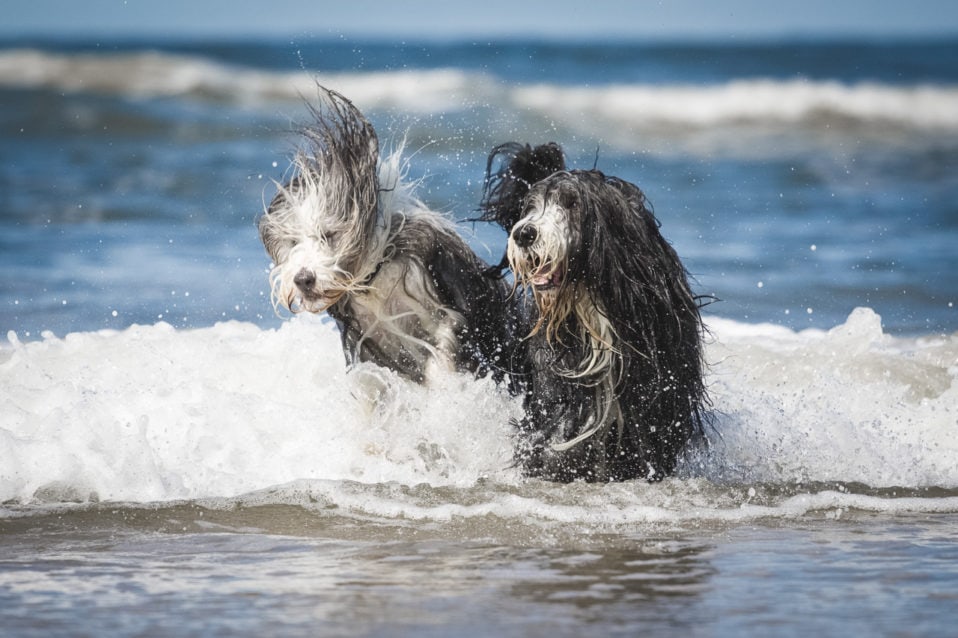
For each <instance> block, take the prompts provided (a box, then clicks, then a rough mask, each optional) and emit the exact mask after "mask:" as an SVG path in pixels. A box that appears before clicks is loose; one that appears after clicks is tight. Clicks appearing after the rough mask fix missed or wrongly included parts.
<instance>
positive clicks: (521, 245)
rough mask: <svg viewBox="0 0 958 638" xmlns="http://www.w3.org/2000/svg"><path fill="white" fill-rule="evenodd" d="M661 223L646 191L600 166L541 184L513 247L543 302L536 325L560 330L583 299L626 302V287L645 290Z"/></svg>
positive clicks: (513, 235)
mask: <svg viewBox="0 0 958 638" xmlns="http://www.w3.org/2000/svg"><path fill="white" fill-rule="evenodd" d="M656 227H657V222H656V220H655V218H654V217H653V216H652V214H651V213H650V212H649V211H648V209H647V207H646V201H645V196H644V194H643V193H642V191H641V190H639V189H638V188H637V187H636V186H634V185H633V184H630V183H628V182H625V181H623V180H620V179H617V178H614V177H607V176H606V175H604V174H603V173H601V172H600V171H597V170H589V171H579V170H574V171H560V172H557V173H554V174H552V175H550V176H549V177H547V178H545V179H543V180H541V181H539V182H537V183H535V184H533V185H532V187H531V188H530V189H529V192H528V194H527V195H526V196H525V198H524V199H523V208H522V213H521V216H520V217H519V219H518V221H517V222H516V223H515V225H514V226H513V227H512V229H511V230H510V232H509V240H508V246H507V250H506V252H507V255H508V258H509V265H510V267H511V268H512V271H513V273H515V276H516V282H517V283H518V284H521V285H523V286H525V287H526V288H528V289H531V290H532V292H533V295H534V297H535V300H536V304H537V305H538V307H539V315H540V317H539V324H538V325H537V326H536V330H538V328H539V327H541V326H543V325H544V326H546V336H547V337H552V336H555V334H556V331H557V330H558V329H559V325H560V324H561V322H562V321H564V320H565V318H566V317H567V316H568V315H569V314H570V313H571V312H575V311H577V310H578V311H580V314H581V311H582V310H583V309H582V308H580V307H578V306H580V305H581V304H583V303H585V304H591V305H593V306H594V305H595V303H596V302H597V300H599V299H601V300H602V304H601V305H602V306H604V307H605V310H608V309H610V308H611V306H616V307H619V306H621V307H624V306H622V301H621V300H620V299H619V298H620V297H622V296H623V295H624V293H623V292H622V291H624V290H626V289H629V288H632V287H635V286H636V285H638V286H639V288H642V287H643V286H642V285H641V284H639V283H638V282H640V281H644V280H646V279H648V277H647V275H646V271H647V270H649V269H650V268H651V269H655V267H654V266H651V265H650V264H651V263H652V262H654V261H655V260H656V259H657V257H656V256H657V255H658V254H659V253H660V252H661V250H660V249H658V248H657V247H656V246H655V245H654V243H655V241H656V238H658V237H659V235H658V231H657V230H656ZM650 281H651V280H650ZM626 296H628V295H626ZM633 296H634V295H633ZM590 300H591V301H590ZM603 312H604V310H603Z"/></svg>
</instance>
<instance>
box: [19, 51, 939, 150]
mask: <svg viewBox="0 0 958 638" xmlns="http://www.w3.org/2000/svg"><path fill="white" fill-rule="evenodd" d="M317 80H318V81H320V82H321V83H323V84H324V85H327V86H329V87H330V88H334V89H336V90H338V91H340V92H342V93H344V94H345V95H347V96H349V97H350V99H352V100H354V101H355V102H356V103H357V104H358V105H359V106H360V107H361V108H363V109H370V108H385V107H396V108H400V109H402V110H404V111H408V112H413V113H421V114H440V113H444V112H449V111H456V110H462V109H468V108H472V107H474V106H478V105H486V106H492V107H496V106H499V107H501V108H506V109H510V110H511V109H518V110H520V111H523V112H526V113H531V114H534V115H538V116H540V117H544V118H549V119H551V120H554V121H556V122H557V123H559V124H562V125H564V126H569V127H572V128H582V127H589V126H592V127H595V126H597V125H600V126H608V125H612V126H615V127H622V126H625V127H655V126H662V125H673V126H677V127H685V126H695V127H715V126H722V125H727V124H730V123H780V124H793V123H796V122H802V121H814V120H816V119H820V118H823V117H824V118H831V119H841V120H846V121H853V122H862V123H877V124H891V125H895V126H900V127H905V128H914V129H919V130H942V129H944V130H955V129H958V86H941V85H930V84H928V85H911V86H897V85H889V84H880V83H873V82H862V83H856V84H844V83H840V82H835V81H810V80H803V79H794V80H770V79H748V80H744V79H743V80H735V81H730V82H727V83H724V84H715V85H643V84H627V85H607V86H601V85H599V86H563V85H555V84H535V85H525V86H522V85H519V86H515V85H512V84H508V83H506V82H503V81H500V80H498V79H496V78H495V77H493V76H490V75H487V74H483V73H476V72H467V71H462V70H458V69H452V68H439V69H419V70H398V71H380V72H364V73H326V72H316V73H308V72H305V71H297V72H290V71H262V70H256V69H251V68H243V67H235V66H228V65H224V64H220V63H217V62H214V61H211V60H209V59H206V58H202V57H195V56H185V55H175V54H168V53H159V52H139V53H122V54H108V55H105V54H70V55H65V54H58V53H52V52H43V51H38V50H33V49H11V50H7V51H2V52H0V86H6V87H15V88H49V89H56V90H62V91H69V92H100V93H108V94H116V95H124V96H131V97H169V96H184V97H191V96H192V97H195V98H206V99H218V100H226V101H235V102H238V103H254V104H255V103H259V104H262V103H269V102H271V101H274V100H299V99H300V98H301V96H309V95H311V94H312V93H313V91H314V84H315V82H316V81H317ZM584 114H588V115H589V116H588V117H587V118H586V117H584ZM612 137H613V138H614V137H615V136H612Z"/></svg>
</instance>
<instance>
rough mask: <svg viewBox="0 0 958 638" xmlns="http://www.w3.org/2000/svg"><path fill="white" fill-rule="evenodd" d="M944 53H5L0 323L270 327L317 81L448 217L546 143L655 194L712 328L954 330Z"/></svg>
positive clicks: (954, 146) (848, 47) (778, 48)
mask: <svg viewBox="0 0 958 638" xmlns="http://www.w3.org/2000/svg"><path fill="white" fill-rule="evenodd" d="M955 44H956V43H955V42H953V41H941V42H930V43H922V42H901V43H871V42H821V43H817V42H795V43H784V44H778V43H756V44H741V45H728V44H725V45H709V44H703V43H692V44H684V45H683V44H630V43H616V42H612V43H601V44H581V43H580V44H565V43H558V42H541V41H532V42H525V41H507V42H448V43H432V44H421V43H420V44H413V43H389V42H365V43H364V42H354V41H345V40H334V41H320V42H316V41H307V42H298V41H276V42H214V43H211V44H197V43H178V42H175V41H173V42H171V41H154V42H150V41H130V42H124V43H119V44H118V43H112V42H106V43H104V42H89V43H66V42H46V43H36V42H18V41H8V42H4V43H0V47H2V48H0V97H2V100H0V138H2V140H3V144H2V146H0V198H2V199H0V224H2V233H0V242H2V246H0V267H2V269H3V272H4V276H3V280H2V282H3V283H2V287H0V328H3V329H4V331H6V330H11V329H12V330H16V331H17V332H18V334H19V335H20V336H21V338H29V337H36V336H38V335H39V334H40V332H42V331H43V330H51V331H53V332H54V333H56V334H58V335H63V334H65V333H68V332H72V331H83V330H91V329H98V328H106V327H109V328H120V327H124V326H128V325H131V324H133V323H153V322H155V321H157V320H158V319H162V320H164V321H169V322H170V323H172V324H173V325H175V326H178V327H197V326H206V325H210V324H211V323H212V322H215V321H218V320H222V319H240V320H249V321H254V322H257V323H258V324H260V325H262V326H275V325H278V321H279V320H278V319H277V318H275V317H274V316H273V315H272V310H271V309H270V307H269V304H268V303H267V300H266V299H265V298H264V296H265V294H266V278H265V274H264V271H265V269H266V267H267V265H268V261H267V258H266V256H265V254H264V252H263V251H262V250H261V248H260V247H259V246H258V243H257V239H256V235H255V231H254V230H253V229H254V220H255V218H256V217H257V215H258V214H260V213H261V211H262V209H263V202H264V201H268V200H269V199H270V197H271V196H272V193H273V192H274V191H273V189H274V186H273V180H280V179H282V176H283V174H284V171H285V170H286V168H287V165H288V157H289V155H290V153H291V150H292V148H293V146H294V145H295V144H296V140H295V138H294V137H293V136H292V135H291V134H290V132H291V131H292V130H293V129H294V128H295V125H296V123H297V122H298V121H302V120H303V119H304V118H305V117H306V112H305V109H304V107H303V103H302V100H303V98H307V99H308V98H309V96H310V94H311V90H312V83H313V82H314V81H319V82H322V83H324V84H326V85H328V86H330V87H332V88H336V89H339V90H340V91H341V92H343V93H345V94H346V95H347V96H349V97H350V98H352V99H353V100H354V101H355V102H356V103H357V104H358V105H359V106H360V108H362V109H363V110H364V111H366V112H367V114H368V115H369V116H370V118H371V119H372V121H373V123H374V125H376V127H377V129H378V131H379V134H380V136H381V137H382V138H383V139H384V140H385V141H387V142H388V141H392V142H393V143H399V142H400V141H401V140H403V139H405V140H406V147H407V149H408V150H409V151H410V152H411V154H413V153H414V154H413V155H412V157H411V159H410V172H411V175H412V176H413V177H422V178H423V187H422V189H421V190H420V194H421V195H422V196H423V197H424V198H425V199H426V201H427V202H428V203H429V204H431V205H432V206H433V207H435V208H437V209H439V210H442V211H444V212H447V213H448V214H450V215H451V216H453V217H454V218H456V219H461V220H465V219H468V218H470V217H472V216H473V214H474V212H475V207H476V205H477V202H478V200H479V196H480V190H481V179H482V174H483V170H484V167H485V158H486V154H487V153H488V151H489V149H491V147H492V146H493V145H495V144H497V143H500V142H503V141H508V140H520V141H529V142H533V143H535V142H544V141H548V140H555V141H558V142H560V143H561V144H562V145H563V146H564V147H565V149H566V151H567V153H568V155H569V157H570V160H571V162H572V163H573V164H574V165H575V166H579V167H591V166H593V165H595V166H597V167H599V168H600V169H602V170H604V171H605V172H607V173H611V174H616V175H620V176H622V177H624V178H626V179H629V180H631V181H634V182H636V183H637V184H638V185H639V186H640V187H642V188H643V189H644V190H645V191H646V193H647V195H648V196H649V198H650V200H651V202H652V204H653V205H654V207H655V211H656V213H657V215H658V216H659V218H660V219H661V221H662V224H663V230H664V232H665V234H666V236H667V237H668V238H669V239H670V241H672V242H673V244H674V245H675V246H676V248H677V249H678V251H679V253H680V255H681V256H682V257H683V259H684V260H685V262H686V265H687V267H688V269H689V270H690V272H691V273H692V274H693V275H694V276H695V278H696V281H697V284H698V285H697V289H698V291H699V292H701V293H703V294H714V295H715V296H716V297H718V298H719V299H720V300H721V302H720V303H718V304H715V305H713V306H712V307H711V308H710V309H709V312H710V313H715V314H717V315H719V316H722V317H727V318H734V319H741V320H744V321H748V322H772V323H776V324H782V325H785V326H789V327H793V328H803V327H809V326H812V327H819V328H829V327H832V326H834V325H836V324H838V323H840V322H841V321H843V320H844V318H845V317H847V315H848V314H849V313H850V312H851V310H852V309H854V308H855V307H858V306H865V307H870V308H872V309H874V310H875V311H876V312H878V314H879V315H880V316H881V317H882V319H883V321H884V325H885V326H886V327H887V329H888V330H890V331H892V332H893V333H898V334H933V333H949V332H952V331H954V330H955V329H956V328H958V309H956V303H958V279H956V278H955V277H954V276H953V273H954V272H955V270H956V266H958V257H956V251H955V250H954V243H955V241H954V240H955V238H956V236H958V208H956V204H955V202H956V201H958V197H956V195H958V173H956V170H955V168H956V165H958V88H956V86H958V51H956V49H958V47H956V46H955ZM463 231H464V232H465V233H467V234H468V233H475V234H476V235H477V241H476V242H475V244H476V246H477V249H478V250H480V252H483V251H484V252H483V254H484V255H485V256H487V257H488V258H490V259H494V258H496V257H497V256H498V254H499V251H500V250H501V247H502V243H503V241H502V237H501V235H500V234H498V233H497V232H496V231H495V230H494V229H491V228H486V227H482V226H475V225H469V224H465V225H464V226H463ZM486 246H488V248H485V247H486ZM187 295H188V296H187Z"/></svg>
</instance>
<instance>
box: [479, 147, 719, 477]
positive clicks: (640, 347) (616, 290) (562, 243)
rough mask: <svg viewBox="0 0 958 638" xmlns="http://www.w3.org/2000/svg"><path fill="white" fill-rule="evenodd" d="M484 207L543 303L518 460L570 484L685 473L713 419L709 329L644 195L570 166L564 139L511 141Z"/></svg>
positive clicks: (500, 150)
mask: <svg viewBox="0 0 958 638" xmlns="http://www.w3.org/2000/svg"><path fill="white" fill-rule="evenodd" d="M480 210H481V213H482V217H481V219H484V220H486V221H493V222H496V223H498V224H500V225H501V226H502V227H503V228H505V230H506V231H507V232H508V233H509V239H508V248H507V253H506V257H507V261H508V264H509V267H510V268H511V270H512V271H513V274H514V277H515V284H516V286H518V287H519V288H520V289H524V290H526V291H527V293H528V294H529V295H530V296H531V298H532V299H533V300H534V302H535V303H534V307H533V316H532V318H531V321H530V327H529V337H528V341H527V343H526V347H527V348H528V350H527V371H528V373H529V379H528V389H527V392H526V395H525V399H524V406H525V416H524V418H523V419H522V420H521V422H520V423H519V424H518V446H517V451H516V459H517V462H518V464H519V465H520V466H521V467H522V469H523V470H524V471H525V473H526V474H527V475H530V476H537V477H542V478H547V479H551V480H559V481H570V480H576V479H582V480H587V481H606V480H626V479H634V478H645V479H648V480H658V479H661V478H663V477H665V476H667V475H669V474H670V473H672V472H673V471H674V469H675V466H676V463H677V459H678V457H679V455H680V454H681V453H682V452H683V449H684V448H685V447H686V445H687V444H688V443H689V442H690V440H691V439H693V437H696V436H698V435H700V434H701V433H702V432H703V425H704V423H705V421H706V419H707V414H708V413H707V408H708V397H707V394H706V388H705V384H704V381H703V376H704V364H703V357H702V337H703V326H702V322H701V317H700V314H699V303H698V300H697V298H696V297H695V296H694V295H693V294H692V291H691V289H690V287H689V282H688V276H687V273H686V270H685V268H684V267H683V265H682V263H681V261H680V260H679V257H678V255H677V254H676V252H675V250H673V248H672V246H671V245H670V244H669V243H668V242H667V241H666V240H665V239H664V238H663V237H662V235H661V233H660V232H659V223H658V221H657V220H656V218H655V216H654V215H653V214H652V211H651V210H650V208H649V206H648V204H647V202H646V198H645V195H644V194H643V193H642V191H641V190H640V189H639V188H638V187H636V186H635V185H633V184H631V183H629V182H626V181H624V180H621V179H618V178H615V177H610V176H607V175H604V174H603V173H601V172H600V171H598V170H567V169H566V165H565V159H564V154H563V152H562V149H561V148H560V147H559V146H558V145H556V144H554V143H550V144H544V145H541V146H537V147H535V148H532V147H530V146H528V145H523V144H518V143H509V144H503V145H501V146H498V147H496V148H495V149H493V151H492V153H491V154H490V156H489V163H488V165H487V172H486V182H485V191H484V193H483V200H482V203H481V205H480Z"/></svg>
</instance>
